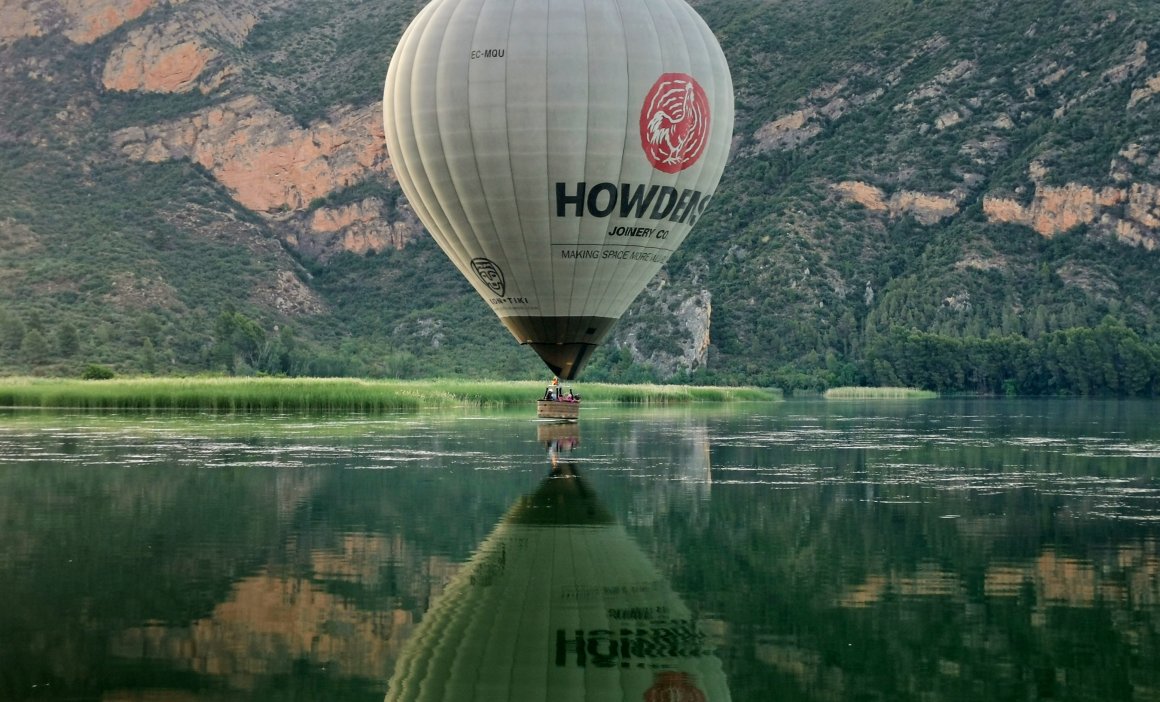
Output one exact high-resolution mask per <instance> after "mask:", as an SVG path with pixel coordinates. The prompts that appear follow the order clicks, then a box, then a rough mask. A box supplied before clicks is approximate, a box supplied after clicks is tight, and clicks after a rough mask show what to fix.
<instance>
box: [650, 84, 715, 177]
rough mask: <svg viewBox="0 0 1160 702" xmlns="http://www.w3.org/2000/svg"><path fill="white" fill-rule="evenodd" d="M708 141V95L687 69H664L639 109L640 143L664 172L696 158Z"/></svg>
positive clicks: (669, 171) (653, 162)
mask: <svg viewBox="0 0 1160 702" xmlns="http://www.w3.org/2000/svg"><path fill="white" fill-rule="evenodd" d="M708 141H709V98H708V97H706V96H705V90H704V89H703V88H702V87H701V84H700V83H698V82H697V81H696V80H694V79H693V77H692V76H690V75H688V74H685V73H665V74H664V75H662V76H661V77H660V78H657V82H656V83H653V87H652V89H651V90H649V91H648V95H647V96H646V97H645V99H644V105H643V106H641V109H640V145H641V147H642V148H643V149H644V153H645V155H646V156H648V160H649V162H650V163H652V165H653V167H654V168H656V169H657V170H660V171H664V172H665V173H677V172H679V171H683V170H685V169H686V168H688V167H689V166H691V165H693V164H694V163H696V162H697V159H698V158H700V157H701V154H702V153H704V151H705V144H706V143H707V142H708Z"/></svg>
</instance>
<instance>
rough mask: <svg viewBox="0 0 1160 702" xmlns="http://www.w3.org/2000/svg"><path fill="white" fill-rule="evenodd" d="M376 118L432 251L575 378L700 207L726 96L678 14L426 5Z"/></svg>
mask: <svg viewBox="0 0 1160 702" xmlns="http://www.w3.org/2000/svg"><path fill="white" fill-rule="evenodd" d="M383 119H384V126H385V129H386V139H387V148H388V151H389V153H390V157H391V162H392V165H393V167H394V170H395V174H396V176H397V178H398V180H399V184H400V186H401V187H402V190H403V193H404V194H405V195H406V197H407V199H408V201H409V202H410V203H411V205H412V206H413V207H414V209H415V212H416V213H417V214H418V215H419V218H420V219H421V220H422V221H423V223H424V225H426V227H427V229H428V230H429V231H430V232H431V235H432V236H433V237H434V239H435V240H436V242H437V243H438V244H439V246H440V247H441V248H442V249H443V250H444V251H445V252H446V253H447V255H448V257H449V258H450V259H451V261H452V262H453V263H454V264H455V266H456V267H457V268H458V269H459V270H460V272H461V273H463V275H464V276H465V277H466V278H467V280H469V281H470V282H471V284H472V285H473V286H474V287H475V289H476V291H478V292H479V294H480V295H481V296H482V297H483V299H484V300H485V301H486V302H487V304H488V305H489V306H490V307H491V309H492V310H493V311H495V313H496V315H498V316H499V318H500V320H501V321H503V323H504V324H505V325H506V326H507V328H508V329H509V330H510V331H511V333H512V334H513V335H514V336H515V337H516V339H517V340H518V341H519V342H520V343H522V344H530V345H531V346H532V347H533V348H534V349H535V350H536V352H537V353H539V355H540V357H541V358H543V359H544V361H545V363H547V365H548V367H549V368H551V369H552V371H553V373H555V374H556V375H558V376H560V377H561V378H564V379H571V378H574V377H576V375H577V373H579V371H580V369H581V367H582V366H583V365H584V363H585V362H586V361H587V360H588V358H589V357H590V354H591V352H592V351H593V350H594V349H595V347H596V346H597V345H598V344H600V343H601V342H603V341H604V339H605V338H606V337H607V336H608V334H609V332H610V330H611V328H612V326H613V324H615V322H616V320H617V319H618V318H619V317H620V316H621V315H622V314H623V313H624V312H625V310H626V309H627V308H628V306H629V305H630V304H631V303H632V301H633V300H634V299H635V298H636V296H637V295H638V294H639V293H640V291H641V290H643V289H644V286H645V285H646V284H647V283H648V281H649V280H650V279H652V277H653V276H654V275H655V274H656V273H657V271H658V270H660V268H661V266H662V265H664V263H665V261H667V260H668V258H669V256H670V255H671V254H672V252H673V251H674V250H676V248H677V247H678V246H679V245H680V244H681V242H682V241H683V240H684V239H685V237H686V236H687V235H688V233H689V230H690V229H691V228H692V227H693V225H694V224H696V222H697V220H698V219H699V218H700V217H701V215H702V214H703V213H704V211H705V208H706V207H707V206H708V204H709V202H710V199H711V198H712V196H713V193H714V191H715V190H716V188H717V184H718V181H719V180H720V178H721V173H722V171H723V170H724V167H725V161H726V158H727V157H728V154H729V146H730V140H731V138H732V132H733V84H732V81H731V79H730V76H729V68H728V66H727V64H726V62H725V56H724V54H723V53H722V51H721V48H720V46H719V45H718V43H717V41H716V39H715V38H714V37H713V34H712V32H711V31H710V30H709V28H708V27H707V26H706V25H705V23H704V21H703V20H702V19H701V18H700V16H698V15H697V13H696V12H695V11H694V10H693V9H692V8H691V7H689V6H688V5H687V4H686V3H685V2H684V1H683V0H434V1H433V2H432V3H431V4H429V5H427V6H426V7H424V8H423V10H422V11H421V12H420V13H419V15H418V16H417V17H416V18H415V19H414V21H413V22H412V23H411V25H410V26H409V27H408V28H407V30H406V31H405V32H404V34H403V36H402V38H401V39H400V40H399V44H398V46H397V48H396V50H395V54H394V56H393V57H392V59H391V63H390V68H389V69H388V72H387V79H386V87H385V90H384V98H383Z"/></svg>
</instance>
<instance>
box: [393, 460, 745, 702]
mask: <svg viewBox="0 0 1160 702" xmlns="http://www.w3.org/2000/svg"><path fill="white" fill-rule="evenodd" d="M593 699H598V700H603V701H607V702H612V701H615V700H644V701H645V702H662V701H664V702H722V701H724V700H729V699H730V697H729V690H728V687H727V686H726V681H725V674H724V672H723V671H722V669H721V662H720V660H718V659H717V657H716V656H715V655H713V652H712V650H711V647H710V645H709V642H708V641H707V640H706V637H705V635H704V634H703V633H702V631H701V630H700V628H699V627H698V624H697V622H696V621H694V619H693V617H692V614H691V612H690V611H689V608H688V607H687V606H686V605H685V604H684V603H683V602H682V601H681V600H680V598H679V597H678V596H677V595H676V593H674V592H673V590H672V587H671V586H670V585H669V583H668V582H667V581H666V580H665V579H664V577H663V576H662V575H661V574H660V572H659V571H658V570H657V569H656V567H655V566H654V565H653V564H652V562H651V561H650V560H649V558H648V557H647V556H646V555H645V554H644V552H643V551H642V550H641V549H640V547H639V546H637V544H636V543H635V542H634V541H633V540H632V538H631V537H630V536H629V535H628V532H627V531H625V529H624V527H623V526H621V525H620V524H618V523H617V522H616V520H615V519H614V518H613V517H612V515H611V514H610V513H609V512H608V511H607V510H606V509H605V508H604V507H603V506H602V505H601V504H600V502H599V501H598V500H597V498H596V497H595V495H594V494H593V493H592V490H591V488H590V487H589V486H588V485H587V483H586V482H585V481H584V480H583V479H582V478H580V477H579V476H578V475H577V474H576V471H575V466H574V464H572V463H568V462H565V461H556V462H555V464H554V466H553V470H552V475H551V476H550V477H548V478H546V479H544V481H543V482H542V483H541V484H540V486H539V488H538V489H537V490H536V491H535V492H534V493H532V494H530V495H528V496H525V497H523V498H521V499H520V500H519V501H518V502H517V503H516V504H515V505H513V506H512V508H511V509H510V510H509V511H508V513H507V514H506V515H505V516H504V518H503V520H502V521H501V522H500V523H499V525H498V526H497V527H496V528H495V531H493V532H492V534H491V536H489V537H488V539H487V540H486V541H485V542H484V543H483V544H482V545H481V546H480V547H479V549H478V551H477V552H476V554H475V556H474V557H473V558H472V559H471V561H470V562H469V563H468V564H467V565H466V566H465V567H464V568H463V569H462V570H461V571H460V572H459V573H458V574H457V575H456V576H455V577H454V578H453V579H452V581H451V582H450V583H449V584H448V586H447V589H446V590H444V592H443V593H442V595H441V596H440V597H439V598H438V599H437V600H436V602H435V604H434V605H433V606H432V608H431V609H430V611H428V612H427V614H426V615H425V616H424V618H423V621H422V622H421V623H420V625H419V627H418V629H417V630H416V632H415V634H414V635H413V636H412V638H411V639H410V640H409V641H408V642H407V644H406V646H405V647H404V650H403V652H402V655H401V656H400V659H399V662H398V665H397V667H396V669H395V674H394V676H393V677H392V678H391V683H390V688H389V691H388V693H387V701H388V702H404V701H408V702H410V701H418V700H424V701H428V702H433V701H435V700H439V701H441V702H457V701H461V700H463V701H466V700H476V701H479V702H484V701H486V702H504V701H515V700H519V701H520V702H535V701H538V700H544V701H545V702H547V701H548V700H551V701H552V702H568V701H572V700H575V701H580V700H593Z"/></svg>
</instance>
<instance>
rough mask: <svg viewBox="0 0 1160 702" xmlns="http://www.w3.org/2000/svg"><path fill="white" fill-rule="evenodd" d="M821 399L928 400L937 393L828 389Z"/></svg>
mask: <svg viewBox="0 0 1160 702" xmlns="http://www.w3.org/2000/svg"><path fill="white" fill-rule="evenodd" d="M822 397H824V398H826V399H827V400H929V399H931V398H933V397H938V393H937V392H932V391H930V390H919V389H918V388H856V387H845V388H830V389H829V390H827V391H826V392H825V393H823V394H822Z"/></svg>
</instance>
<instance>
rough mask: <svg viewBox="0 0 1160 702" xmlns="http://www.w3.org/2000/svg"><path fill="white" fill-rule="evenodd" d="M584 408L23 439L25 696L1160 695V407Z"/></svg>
mask: <svg viewBox="0 0 1160 702" xmlns="http://www.w3.org/2000/svg"><path fill="white" fill-rule="evenodd" d="M585 412H586V413H587V416H585V417H584V418H583V419H582V420H581V423H580V424H579V425H578V426H575V427H561V426H559V425H541V424H537V423H535V422H534V421H532V420H531V418H530V417H531V413H532V410H531V409H530V408H529V411H528V412H516V413H511V412H508V413H502V414H489V413H470V414H444V415H433V416H424V415H399V416H376V417H365V416H362V417H354V416H337V417H269V416H266V417H259V416H254V417H247V416H208V415H203V416H180V415H148V416H132V415H89V416H77V415H54V414H8V415H3V416H0V603H3V604H2V606H0V700H5V701H7V700H24V699H30V700H40V699H45V700H48V699H52V700H104V701H113V700H146V701H150V702H152V701H162V700H164V701H172V702H185V701H187V700H382V699H384V697H386V696H387V695H388V693H390V694H391V695H392V699H399V700H402V699H445V700H467V699H477V700H488V701H489V702H490V701H491V700H506V699H513V700H514V699H527V700H537V699H551V700H569V699H576V700H583V699H588V700H620V699H636V700H639V699H648V700H649V701H650V702H652V701H653V700H660V699H664V700H666V702H696V700H698V699H707V700H721V699H733V700H760V701H763V700H1029V699H1030V700H1035V699H1055V700H1160V403H1148V402H1111V401H1109V402H1081V401H1046V400H1045V401H1008V400H990V401H970V400H933V401H930V400H927V401H905V400H901V401H887V402H874V401H865V402H835V401H829V402H826V401H792V402H784V403H778V404H772V405H771V404H760V405H737V406H729V407H714V408H710V409H704V410H701V409H696V408H687V409H678V410H641V411H630V410H623V409H616V408H613V407H611V406H606V407H601V406H591V407H587V408H586V409H585ZM553 471H554V472H555V474H556V475H557V476H573V477H556V478H551V477H549V476H550V475H552V474H553ZM441 596H442V597H441ZM425 620H426V621H425ZM561 622H565V623H561ZM606 631H607V632H610V633H608V634H605V633H602V632H606ZM666 637H667V638H666ZM674 637H675V638H674ZM533 639H534V640H533ZM674 642H675V643H674ZM400 661H402V663H400ZM392 677H394V679H393V680H392ZM531 683H535V684H531ZM646 688H647V690H648V691H647V692H644V693H642V692H641V690H642V689H646ZM535 690H539V691H540V692H535ZM536 695H539V696H538V697H537V696H536ZM665 695H667V696H665ZM698 695H700V696H699V697H698Z"/></svg>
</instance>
